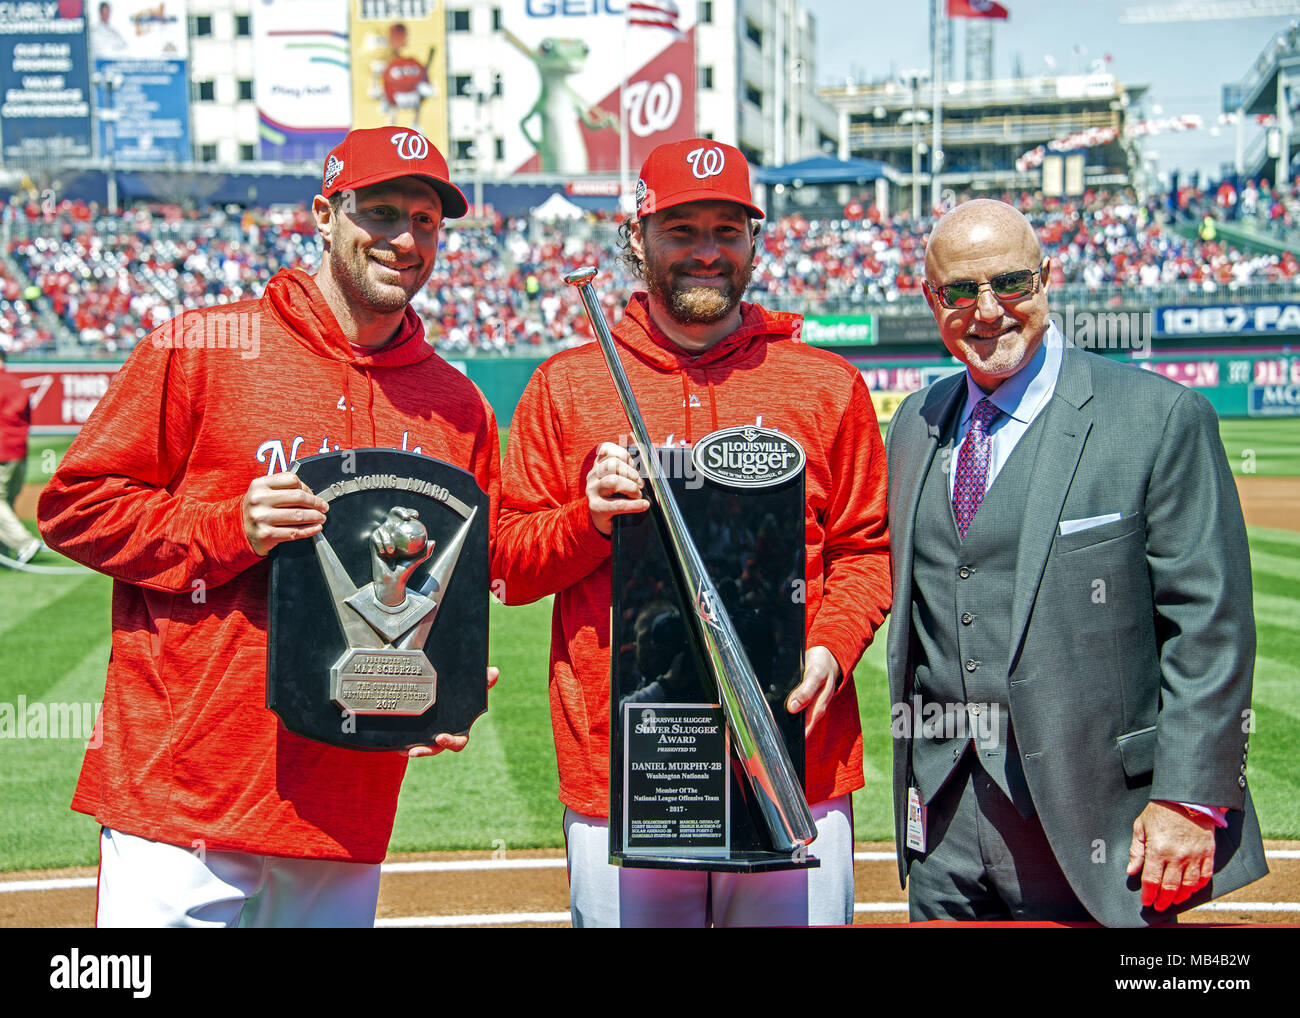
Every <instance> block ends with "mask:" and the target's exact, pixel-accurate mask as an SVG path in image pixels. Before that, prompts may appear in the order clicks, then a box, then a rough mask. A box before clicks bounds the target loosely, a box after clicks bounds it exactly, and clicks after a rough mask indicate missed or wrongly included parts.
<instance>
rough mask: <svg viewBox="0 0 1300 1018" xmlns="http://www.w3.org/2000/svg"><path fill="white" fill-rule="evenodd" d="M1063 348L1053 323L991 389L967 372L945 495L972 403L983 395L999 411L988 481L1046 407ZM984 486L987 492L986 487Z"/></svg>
mask: <svg viewBox="0 0 1300 1018" xmlns="http://www.w3.org/2000/svg"><path fill="white" fill-rule="evenodd" d="M1064 349H1065V340H1064V338H1063V337H1062V336H1061V332H1060V330H1059V329H1058V328H1057V327H1056V325H1055V323H1051V324H1049V325H1048V328H1047V335H1046V336H1044V337H1043V342H1042V343H1041V344H1040V345H1039V347H1038V349H1037V350H1035V351H1034V355H1033V357H1031V358H1030V359H1029V363H1028V364H1026V365H1025V366H1024V367H1022V368H1021V369H1020V370H1019V371H1017V372H1016V373H1015V374H1014V375H1012V376H1011V377H1010V378H1008V379H1007V380H1006V381H1005V382H1003V383H1002V384H1001V385H999V386H998V387H997V388H996V389H994V390H993V391H992V392H991V393H989V392H985V391H984V390H983V389H981V388H980V387H979V386H978V385H976V384H975V379H973V378H971V376H970V372H969V371H967V372H966V407H965V409H964V410H963V411H962V417H961V422H960V423H959V424H958V425H957V440H956V441H955V442H954V443H953V446H952V453H951V458H950V462H949V463H948V497H949V498H951V497H952V488H953V484H954V483H955V481H956V479H957V452H958V450H960V449H961V444H962V442H964V441H965V440H966V433H967V432H969V431H970V422H971V416H972V415H973V414H974V413H975V405H976V404H977V403H979V401H980V400H982V399H984V398H985V397H987V398H988V400H989V402H991V403H992V404H993V405H994V406H995V407H997V408H998V409H999V410H1000V411H1001V413H999V414H998V416H997V417H996V418H995V419H994V421H993V424H992V425H991V426H990V428H989V446H990V448H989V477H988V484H990V485H991V484H992V483H993V479H994V478H995V477H997V476H998V472H999V471H1000V470H1001V469H1002V468H1003V467H1004V466H1005V465H1006V462H1007V460H1008V459H1010V458H1011V454H1012V452H1014V451H1015V448H1016V444H1017V443H1018V442H1019V441H1020V440H1021V439H1022V438H1024V436H1025V432H1026V431H1028V430H1029V426H1030V425H1031V424H1033V423H1034V420H1035V419H1036V418H1037V417H1038V415H1039V414H1041V413H1042V412H1043V410H1045V409H1046V408H1047V404H1048V403H1049V402H1050V401H1051V399H1052V392H1053V391H1054V390H1055V389H1056V378H1057V376H1058V375H1060V373H1061V358H1062V356H1063V352H1064ZM984 490H985V491H986V492H987V491H988V487H987V486H986V487H985V488H984Z"/></svg>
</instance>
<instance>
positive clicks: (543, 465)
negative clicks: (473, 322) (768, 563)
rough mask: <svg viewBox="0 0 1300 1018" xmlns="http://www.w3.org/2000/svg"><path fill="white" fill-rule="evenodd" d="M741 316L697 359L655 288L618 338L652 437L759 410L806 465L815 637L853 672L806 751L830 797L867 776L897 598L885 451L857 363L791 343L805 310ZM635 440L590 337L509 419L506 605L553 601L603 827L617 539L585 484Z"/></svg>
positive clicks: (574, 732)
mask: <svg viewBox="0 0 1300 1018" xmlns="http://www.w3.org/2000/svg"><path fill="white" fill-rule="evenodd" d="M741 310H742V313H743V320H742V323H741V327H740V328H739V329H738V330H737V331H736V332H734V333H732V334H731V335H730V336H728V337H727V338H726V339H723V340H722V341H721V342H719V343H718V344H716V345H715V346H713V347H712V348H711V349H709V350H707V351H705V352H704V353H702V354H700V355H699V356H698V357H694V356H691V355H690V354H689V353H687V352H686V351H685V350H683V349H681V348H680V347H678V346H677V345H676V344H675V343H673V342H672V340H670V339H669V338H668V337H667V336H665V335H664V334H663V333H662V332H661V331H660V330H659V329H658V328H657V327H656V326H655V325H654V323H653V322H652V321H651V320H650V316H649V312H648V310H647V303H646V297H645V295H644V294H637V295H636V296H634V297H633V299H632V302H631V303H630V304H629V305H628V308H627V312H626V314H625V315H624V316H623V319H622V321H620V322H619V324H618V326H617V327H616V328H615V329H614V335H615V337H616V338H617V339H618V340H619V345H620V356H621V358H622V361H623V366H624V368H625V370H626V371H627V374H628V378H629V380H630V381H631V383H632V388H633V391H634V393H635V395H636V399H637V403H638V405H639V406H640V408H641V412H642V415H643V416H644V417H645V420H646V426H647V427H648V428H649V430H650V438H651V440H652V441H653V442H655V443H656V444H669V443H676V442H678V441H680V440H683V439H684V440H685V441H686V442H687V443H694V442H695V441H696V440H697V439H699V438H702V437H704V435H706V434H708V433H710V432H713V431H717V430H718V429H720V428H728V427H735V426H739V425H742V424H753V423H755V419H756V418H758V417H760V416H761V418H762V424H763V426H764V427H771V428H778V429H780V430H781V431H783V432H785V433H786V434H787V435H790V436H792V437H793V438H795V439H796V440H797V441H798V442H799V444H800V445H802V446H803V447H804V450H805V452H806V453H807V455H808V464H807V468H806V479H805V484H806V498H807V510H806V513H805V530H806V535H807V536H806V541H807V582H808V588H807V618H808V631H807V636H806V645H807V646H810V647H813V646H818V645H821V646H824V647H827V648H828V649H829V650H830V651H831V653H832V654H834V655H835V659H836V661H838V662H839V665H840V669H841V671H842V673H843V676H844V679H843V680H842V683H841V686H840V688H839V689H838V691H837V693H836V695H835V698H834V699H833V700H832V701H831V705H830V710H829V711H828V713H827V715H826V717H825V718H824V719H823V721H822V722H821V723H820V724H819V725H818V726H817V727H816V728H815V729H814V730H813V731H812V733H811V734H810V735H809V738H808V743H807V751H806V768H805V770H806V773H805V782H804V784H805V790H806V792H807V795H808V799H809V801H810V802H820V801H822V800H824V799H828V798H832V797H834V796H838V795H843V794H845V793H847V792H851V791H853V790H854V789H856V788H861V787H862V784H863V779H862V731H861V727H860V724H859V721H858V707H857V696H856V693H855V692H854V688H853V679H852V671H853V667H854V666H855V665H856V664H857V662H858V659H859V658H860V657H861V656H862V652H863V650H865V649H866V646H867V644H868V643H869V642H870V641H871V637H872V635H873V634H874V633H875V631H876V629H877V628H878V627H879V626H880V624H881V622H883V620H884V616H885V612H886V611H888V608H889V603H890V593H891V586H890V576H889V532H888V527H887V520H886V512H885V493H886V477H885V453H884V448H883V445H882V443H881V440H880V428H879V425H878V424H877V423H876V414H875V410H874V409H873V407H872V405H871V399H870V397H869V396H868V394H867V388H866V385H865V384H864V383H863V381H862V377H861V375H860V374H859V373H858V371H857V370H856V369H855V368H854V367H853V366H852V365H851V364H849V363H848V362H847V361H845V360H844V359H843V358H842V357H839V356H837V355H835V354H832V353H828V352H826V351H824V350H818V349H815V348H813V347H810V346H807V345H805V344H803V343H800V342H797V341H795V340H794V339H793V338H792V337H793V335H794V334H795V332H796V330H797V328H798V327H799V325H800V324H801V319H800V318H799V317H798V316H797V315H789V314H781V313H776V312H769V311H765V310H764V309H763V308H761V307H759V306H758V305H754V304H742V305H741ZM627 431H628V424H627V419H626V418H625V417H624V416H623V410H622V407H621V406H620V404H619V401H618V398H617V396H616V395H615V392H614V386H613V383H612V382H611V381H610V378H609V371H608V369H607V368H606V367H605V363H604V360H603V358H602V357H601V354H600V350H599V348H598V347H597V346H596V345H595V344H589V345H587V346H582V347H578V348H576V349H573V350H569V351H566V352H565V353H562V354H559V355H557V356H555V357H552V358H551V359H550V360H549V361H547V362H546V363H545V364H543V365H542V366H541V367H540V368H538V369H537V372H536V373H535V374H534V375H533V377H532V380H531V381H530V382H529V383H528V388H527V389H526V390H525V391H524V395H523V397H522V399H521V400H520V401H519V406H518V408H517V409H516V410H515V416H514V421H513V422H512V424H511V427H510V445H509V448H508V450H507V452H506V462H505V468H504V472H503V476H504V478H505V480H504V484H503V489H502V501H501V518H500V524H499V530H498V534H497V544H496V547H495V550H494V565H495V569H496V573H495V575H497V576H498V577H500V578H501V579H503V580H504V581H505V588H504V594H505V599H506V601H507V603H509V604H526V603H528V602H530V601H535V600H537V599H538V598H540V597H543V596H545V595H547V594H556V595H557V597H556V599H555V610H554V614H553V617H552V622H551V677H550V693H551V721H552V725H553V727H554V730H555V746H556V753H557V756H558V758H559V768H560V800H561V801H562V802H563V803H564V804H565V805H566V806H569V807H570V808H572V809H574V810H576V811H578V812H579V813H583V814H585V815H587V816H595V817H602V816H606V815H607V814H608V812H609V787H608V786H609V660H610V652H609V639H610V637H609V629H610V619H609V606H610V542H609V540H608V539H607V538H605V537H603V536H602V535H601V534H600V532H599V531H597V530H596V528H595V526H594V525H593V524H592V522H591V514H590V513H589V511H588V509H587V498H586V491H585V488H586V477H587V473H588V472H589V471H590V470H591V466H592V463H593V460H594V455H593V454H594V453H595V450H596V447H597V446H598V445H599V444H600V443H601V442H605V441H618V440H619V438H620V436H626V434H627Z"/></svg>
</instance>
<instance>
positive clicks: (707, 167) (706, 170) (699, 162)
mask: <svg viewBox="0 0 1300 1018" xmlns="http://www.w3.org/2000/svg"><path fill="white" fill-rule="evenodd" d="M686 161H687V162H688V163H690V164H691V172H692V173H693V174H695V176H696V177H698V178H699V179H700V180H708V179H709V178H710V177H716V176H717V175H718V174H719V173H721V172H722V168H723V167H724V166H725V165H726V164H727V157H726V155H724V154H723V151H722V149H720V148H703V147H701V148H695V149H691V151H689V152H687V153H686Z"/></svg>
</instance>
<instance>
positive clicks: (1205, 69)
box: [802, 0, 1300, 176]
mask: <svg viewBox="0 0 1300 1018" xmlns="http://www.w3.org/2000/svg"><path fill="white" fill-rule="evenodd" d="M802 2H803V4H804V6H806V7H807V8H808V9H809V10H810V11H811V12H812V14H813V16H814V17H815V18H816V19H817V36H818V56H817V84H818V85H830V84H842V83H843V81H844V79H845V77H846V76H854V77H856V78H858V79H859V80H876V79H880V78H885V77H888V76H890V75H891V74H894V75H896V74H897V73H898V72H899V71H900V70H902V69H904V68H909V67H929V65H930V55H929V46H930V41H929V40H930V33H929V17H928V10H929V3H928V0H893V2H886V0H802ZM1002 2H1003V6H1005V7H1006V8H1007V9H1008V10H1009V11H1010V14H1011V17H1010V19H1009V20H1007V21H1003V22H998V23H996V27H995V31H994V74H995V75H996V76H998V77H1010V76H1011V74H1012V68H1013V66H1014V61H1015V59H1016V57H1017V55H1018V56H1019V59H1020V63H1021V66H1022V67H1023V69H1024V73H1025V74H1027V75H1030V74H1039V73H1079V72H1082V71H1086V70H1087V66H1088V64H1089V63H1090V62H1091V61H1092V60H1095V59H1097V58H1099V57H1101V56H1102V55H1103V54H1107V53H1109V54H1110V55H1111V57H1112V60H1111V63H1110V64H1109V68H1110V70H1111V71H1112V73H1114V74H1116V75H1118V76H1119V78H1120V80H1121V81H1124V82H1134V83H1146V84H1148V85H1149V86H1150V92H1149V98H1148V100H1147V106H1148V109H1149V110H1151V109H1152V108H1153V107H1159V111H1160V112H1159V115H1160V116H1166V117H1167V116H1175V115H1178V114H1187V113H1196V114H1200V116H1201V117H1202V118H1204V120H1205V125H1206V126H1205V127H1203V128H1201V129H1200V130H1199V131H1189V132H1186V133H1183V134H1162V135H1159V136H1156V137H1153V138H1148V139H1147V140H1146V143H1145V147H1146V149H1147V150H1148V151H1155V152H1157V153H1158V154H1159V159H1158V161H1157V163H1158V167H1159V169H1160V170H1162V171H1167V170H1170V169H1179V170H1182V171H1187V170H1191V169H1200V170H1202V171H1203V172H1209V173H1212V174H1215V175H1216V176H1217V173H1218V169H1219V166H1220V164H1221V163H1230V162H1231V161H1232V159H1233V148H1234V135H1233V131H1234V129H1233V128H1232V127H1229V126H1224V127H1222V128H1220V127H1218V126H1217V125H1216V118H1217V117H1218V115H1219V113H1220V110H1221V90H1222V86H1223V85H1225V84H1229V83H1232V82H1236V81H1239V80H1240V79H1241V78H1242V77H1244V76H1245V75H1246V73H1247V71H1248V70H1249V68H1250V67H1251V65H1252V64H1253V63H1254V61H1255V59H1256V57H1258V55H1259V53H1260V51H1261V50H1262V49H1263V48H1264V45H1265V44H1266V43H1267V42H1268V41H1269V40H1270V39H1271V38H1272V37H1273V36H1274V34H1276V33H1277V32H1279V31H1284V30H1285V29H1286V28H1287V26H1288V25H1289V24H1290V22H1291V19H1290V18H1277V17H1271V18H1240V19H1236V20H1230V21H1198V22H1185V23H1172V24H1170V23H1167V24H1154V25H1122V24H1120V23H1119V16H1120V14H1121V13H1123V11H1124V10H1125V9H1126V8H1128V7H1133V6H1146V5H1150V4H1152V3H1159V4H1160V5H1161V6H1164V5H1165V4H1167V3H1169V2H1171V0H1132V2H1129V0H1086V2H1084V0H1074V2H1071V3H1060V2H1052V3H1045V2H1043V0H1035V2H1030V0H1002ZM1297 6H1300V5H1297ZM1297 17H1298V18H1300V15H1297ZM959 24H960V23H959ZM849 25H852V26H853V28H852V29H851V30H850V29H849V28H848V27H847V26H849ZM960 31H961V30H960V28H959V30H958V36H957V46H956V63H957V67H958V69H959V71H960V69H961V67H962V66H963V56H964V52H963V48H962V43H961V38H962V37H961V34H960ZM1076 46H1078V47H1081V48H1083V49H1086V51H1087V52H1086V55H1085V56H1078V55H1076V54H1075V47H1076ZM1048 56H1050V57H1051V58H1053V59H1054V60H1055V62H1056V70H1055V71H1052V70H1050V69H1049V63H1048V61H1047V60H1045V59H1044V58H1045V57H1048ZM1255 130H1257V128H1255V127H1254V125H1251V126H1249V127H1248V128H1247V131H1246V143H1247V145H1249V143H1250V140H1251V137H1252V134H1253V132H1254V131H1255Z"/></svg>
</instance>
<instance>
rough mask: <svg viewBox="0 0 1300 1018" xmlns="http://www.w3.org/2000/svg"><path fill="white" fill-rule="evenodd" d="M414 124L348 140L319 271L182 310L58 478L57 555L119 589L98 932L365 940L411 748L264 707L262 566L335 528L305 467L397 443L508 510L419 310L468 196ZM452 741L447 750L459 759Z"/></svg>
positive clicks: (84, 785)
mask: <svg viewBox="0 0 1300 1018" xmlns="http://www.w3.org/2000/svg"><path fill="white" fill-rule="evenodd" d="M447 176H448V174H447V163H446V161H445V160H444V159H443V157H442V155H441V154H439V152H438V151H437V150H436V149H435V148H434V147H433V146H432V145H430V144H429V142H428V141H427V140H426V139H425V138H424V137H423V136H422V135H420V134H419V133H417V132H415V131H412V130H409V129H394V128H391V127H389V128H378V129H371V130H357V131H352V132H351V133H349V134H348V135H347V136H346V137H345V138H344V140H343V141H342V142H340V143H339V145H338V146H337V147H336V148H335V149H334V150H333V151H332V152H331V153H330V155H329V157H328V159H327V160H326V163H325V172H324V180H323V186H322V189H321V193H320V194H319V195H317V196H316V198H315V200H314V202H313V206H312V211H313V215H314V216H315V220H316V227H317V231H318V232H319V234H320V237H321V242H322V245H323V258H322V263H321V267H320V271H319V272H318V273H317V275H315V276H310V275H308V274H306V273H304V272H301V271H297V270H293V271H281V272H279V273H278V274H277V275H276V276H275V277H273V278H272V279H271V281H270V282H269V283H268V285H267V288H266V292H265V294H264V295H263V296H262V298H261V299H260V300H256V301H243V302H239V303H235V304H227V305H222V306H218V307H213V308H207V309H204V310H202V311H187V312H185V313H183V314H182V315H181V316H180V317H179V318H177V319H175V320H173V321H172V322H169V323H167V324H166V325H163V326H161V327H159V328H158V329H156V330H155V331H154V332H153V333H152V334H151V335H150V337H149V338H148V339H147V340H145V341H143V342H141V343H140V345H139V346H138V347H137V348H136V349H135V350H134V351H133V352H132V354H131V356H130V357H129V358H128V360H127V362H126V364H125V365H124V366H123V367H122V370H121V371H120V372H119V373H118V374H117V376H116V378H115V379H114V381H113V384H112V385H111V386H110V387H109V390H108V392H107V393H106V394H105V396H104V398H103V399H102V400H101V401H100V403H99V405H98V406H97V407H96V409H95V411H94V413H93V414H92V415H91V417H90V419H89V420H88V421H87V422H86V424H85V426H84V427H83V428H82V430H81V433H80V435H79V436H78V437H77V439H76V440H75V441H74V442H73V444H72V446H71V448H70V449H69V450H68V453H67V455H66V456H65V457H64V460H63V463H62V465H61V466H60V467H59V470H58V472H57V473H56V474H55V476H54V478H53V479H52V480H51V482H50V483H49V485H48V486H47V487H46V488H45V490H44V492H43V493H42V495H41V499H40V503H39V521H40V526H41V531H42V533H43V534H44V535H45V538H46V541H47V542H48V543H49V544H50V546H51V547H54V548H57V549H58V550H59V551H61V552H63V553H64V554H65V555H67V556H69V557H70V558H73V559H76V560H77V561H79V562H83V563H85V564H86V565H88V566H91V567H92V568H95V569H98V570H100V571H101V572H104V573H107V574H108V575H110V576H112V577H113V580H114V585H113V650H112V655H111V657H110V660H109V668H108V682H107V686H106V689H105V692H104V705H103V711H102V713H101V715H100V717H99V721H98V728H97V731H96V733H95V736H96V737H95V738H93V739H92V740H91V746H93V747H97V748H92V749H89V750H88V751H87V753H86V759H85V763H84V765H83V767H82V772H81V778H80V780H79V782H78V784H77V791H76V795H75V797H74V799H73V804H72V806H73V809H75V810H78V811H80V812H83V813H88V814H90V815H92V816H94V817H95V819H96V820H98V821H99V823H100V824H101V825H102V828H103V831H102V835H101V839H100V881H99V909H98V916H97V919H98V922H99V924H100V925H137V926H139V925H144V926H154V925H178V926H205V925H219V926H233V925H245V926H247V925H313V926H318V925H332V926H341V925H370V924H372V923H373V921H374V912H375V902H376V898H377V895H378V887H379V863H380V861H381V860H382V859H383V858H384V855H385V853H386V851H387V846H388V839H389V836H390V834H391V832H392V824H393V814H394V810H395V808H396V803H397V794H398V788H399V786H400V784H401V780H402V776H403V774H404V772H405V769H406V756H405V754H401V753H396V752H393V753H379V752H360V751H356V750H349V749H341V748H337V747H333V746H327V745H324V744H322V743H316V742H312V741H309V740H307V739H304V738H301V737H299V736H297V735H294V734H292V733H290V732H288V731H287V730H286V729H285V728H284V727H283V726H282V725H280V724H279V723H278V720H277V718H276V717H275V715H274V714H272V713H271V712H270V711H269V710H267V708H266V706H265V696H266V693H265V683H266V657H267V584H268V579H269V563H268V561H267V558H266V556H267V555H268V553H269V552H270V551H271V549H272V548H273V547H275V546H276V545H277V544H279V543H281V542H284V541H293V540H301V539H304V538H309V537H311V536H312V535H313V534H315V533H317V532H319V531H320V529H321V526H322V524H323V522H324V519H325V515H324V514H325V512H326V511H327V508H328V507H327V505H326V504H325V502H323V501H322V500H321V499H319V498H317V497H316V496H315V495H314V494H312V493H311V491H310V490H308V489H307V488H306V487H305V485H303V484H302V483H301V482H300V481H299V480H298V479H297V477H296V475H294V474H292V473H289V472H288V467H289V465H290V464H291V463H292V462H293V461H294V460H295V459H297V458H299V457H302V456H309V455H312V454H315V453H324V452H329V451H331V450H338V449H351V448H367V447H386V448H395V449H404V450H408V451H412V452H423V453H425V454H427V455H430V456H434V457H436V458H438V459H442V460H446V461H448V462H451V463H454V464H457V465H459V466H462V467H463V468H464V469H466V470H467V471H469V472H470V473H472V474H473V475H474V478H475V480H476V481H477V482H478V484H479V486H480V487H481V488H483V490H484V491H486V492H487V493H488V498H489V533H491V531H492V530H494V529H495V528H494V526H493V525H492V521H494V520H495V516H496V506H497V501H498V497H499V473H500V464H499V451H498V450H499V446H498V441H497V429H496V421H495V419H494V417H493V413H492V410H491V408H490V407H489V406H488V404H487V401H486V400H485V399H484V398H483V396H482V394H481V393H480V392H479V391H478V389H477V388H476V387H475V386H474V385H473V384H472V383H471V382H470V381H469V380H468V379H466V378H465V376H464V375H463V374H462V373H461V372H459V371H456V370H455V369H454V368H452V367H451V366H450V365H448V364H447V363H446V362H445V361H443V360H442V359H441V358H440V357H438V356H437V355H436V354H435V353H434V351H433V347H432V346H431V345H430V344H429V343H428V342H426V341H425V337H424V327H423V325H422V324H421V322H420V319H419V317H418V316H417V315H416V313H415V311H414V310H413V309H412V308H411V307H410V305H409V302H410V299H411V297H412V295H413V294H415V293H417V292H418V291H419V290H420V289H421V288H422V287H423V286H424V284H425V282H426V281H427V280H428V278H429V274H430V272H431V271H432V269H433V264H434V257H435V254H436V252H437V247H438V231H439V229H440V227H441V224H442V221H443V218H444V217H452V218H455V217H457V216H461V215H464V213H465V211H466V202H465V198H464V196H463V195H462V194H461V192H460V191H459V190H458V189H457V188H456V187H455V186H454V185H453V184H451V183H450V182H449V180H448V179H447ZM464 743H465V738H463V737H458V736H451V735H440V736H438V738H437V745H436V746H433V747H427V748H421V749H417V750H413V751H412V755H426V754H429V753H433V752H437V751H438V750H440V749H453V750H456V749H459V748H461V747H463V745H464Z"/></svg>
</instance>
